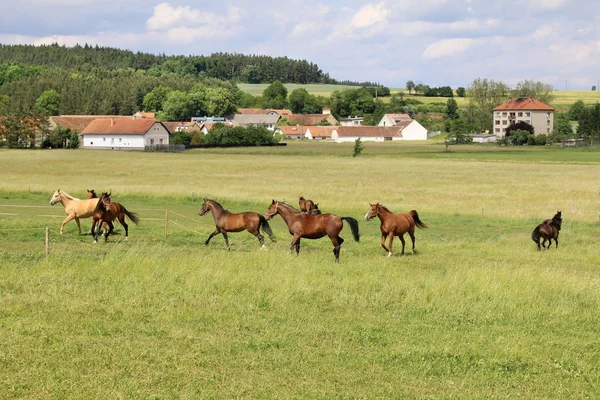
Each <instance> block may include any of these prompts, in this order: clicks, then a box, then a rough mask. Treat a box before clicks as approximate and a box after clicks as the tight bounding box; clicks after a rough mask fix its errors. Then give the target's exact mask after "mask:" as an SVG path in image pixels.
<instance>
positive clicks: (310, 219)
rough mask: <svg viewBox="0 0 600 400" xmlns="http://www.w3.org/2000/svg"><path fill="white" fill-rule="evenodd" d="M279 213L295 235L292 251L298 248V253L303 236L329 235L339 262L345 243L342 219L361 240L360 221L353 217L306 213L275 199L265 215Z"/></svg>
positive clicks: (316, 237)
mask: <svg viewBox="0 0 600 400" xmlns="http://www.w3.org/2000/svg"><path fill="white" fill-rule="evenodd" d="M277 214H279V215H281V217H282V218H283V220H284V221H285V223H286V224H287V226H288V229H289V231H290V234H291V235H292V236H293V238H292V243H291V244H290V251H293V250H294V248H296V254H299V253H300V239H301V238H305V239H320V238H322V237H323V236H325V235H327V236H329V239H331V243H333V254H334V255H335V261H336V262H339V261H340V248H341V246H342V243H344V239H342V238H341V237H340V236H339V233H340V231H341V230H342V228H343V227H344V224H343V222H342V221H347V222H348V223H349V224H350V229H351V230H352V235H353V237H354V240H355V241H357V242H358V241H359V240H360V234H359V232H358V221H357V220H356V219H354V218H352V217H338V216H337V215H335V214H320V215H311V214H305V213H302V212H300V211H298V210H296V209H295V208H294V207H292V206H291V205H289V204H287V203H283V202H279V201H275V200H273V201H272V202H271V205H270V206H269V209H268V210H267V212H266V213H265V217H267V219H271V218H273V217H274V216H275V215H277Z"/></svg>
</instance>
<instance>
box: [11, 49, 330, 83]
mask: <svg viewBox="0 0 600 400" xmlns="http://www.w3.org/2000/svg"><path fill="white" fill-rule="evenodd" d="M7 63H19V64H26V65H34V66H44V67H54V68H64V69H68V70H75V71H80V72H87V71H90V70H91V69H93V68H98V69H104V70H108V71H114V70H118V69H129V68H131V69H133V70H135V71H139V70H141V71H146V72H147V73H148V74H149V75H151V76H161V75H164V73H175V74H177V75H180V76H193V77H209V78H217V79H221V80H227V81H229V80H234V81H237V82H244V83H271V82H273V81H276V80H278V81H281V82H283V83H301V84H305V83H338V82H337V81H335V79H331V78H330V77H329V74H327V73H323V71H322V70H321V69H320V68H319V66H318V65H317V64H314V63H312V62H308V61H306V60H292V59H289V58H287V57H270V56H259V55H244V54H235V53H214V54H211V55H209V56H202V55H200V56H195V55H191V56H183V55H181V56H166V55H165V54H159V55H155V54H150V53H141V52H132V51H129V50H121V49H116V48H111V47H99V46H88V45H87V44H86V45H84V46H75V47H65V46H59V45H57V44H53V45H49V46H31V45H3V44H0V64H7ZM0 84H1V82H0Z"/></svg>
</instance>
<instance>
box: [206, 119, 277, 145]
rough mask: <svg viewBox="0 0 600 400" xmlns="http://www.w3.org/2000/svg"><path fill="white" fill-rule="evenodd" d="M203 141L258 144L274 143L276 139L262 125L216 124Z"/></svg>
mask: <svg viewBox="0 0 600 400" xmlns="http://www.w3.org/2000/svg"><path fill="white" fill-rule="evenodd" d="M204 143H206V144H214V145H224V146H260V145H267V144H276V143H277V139H275V137H274V136H273V133H272V132H270V131H269V130H268V129H267V128H265V127H264V126H258V127H248V128H244V127H242V126H236V127H231V126H226V125H223V124H217V125H215V126H214V127H213V129H212V130H211V131H210V132H209V133H208V134H207V135H206V136H205V140H204Z"/></svg>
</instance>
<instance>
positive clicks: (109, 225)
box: [98, 221, 115, 242]
mask: <svg viewBox="0 0 600 400" xmlns="http://www.w3.org/2000/svg"><path fill="white" fill-rule="evenodd" d="M107 223H108V232H104V241H105V242H106V241H108V235H110V234H111V233H112V231H113V229H115V226H114V225H113V223H112V221H108V222H107ZM98 229H100V226H98Z"/></svg>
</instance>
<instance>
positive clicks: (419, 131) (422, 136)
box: [402, 121, 427, 140]
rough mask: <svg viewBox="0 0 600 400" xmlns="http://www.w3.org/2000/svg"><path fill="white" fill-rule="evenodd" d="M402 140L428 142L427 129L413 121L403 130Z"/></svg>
mask: <svg viewBox="0 0 600 400" xmlns="http://www.w3.org/2000/svg"><path fill="white" fill-rule="evenodd" d="M402 140H427V129H425V127H424V126H423V125H421V124H420V123H418V122H417V121H413V122H411V123H410V124H408V126H406V127H405V128H404V129H402Z"/></svg>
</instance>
